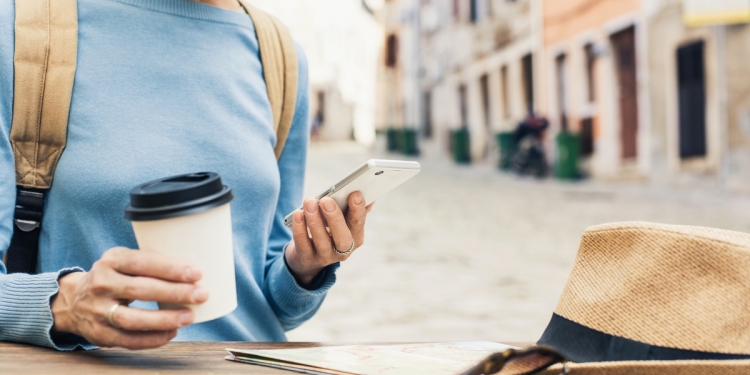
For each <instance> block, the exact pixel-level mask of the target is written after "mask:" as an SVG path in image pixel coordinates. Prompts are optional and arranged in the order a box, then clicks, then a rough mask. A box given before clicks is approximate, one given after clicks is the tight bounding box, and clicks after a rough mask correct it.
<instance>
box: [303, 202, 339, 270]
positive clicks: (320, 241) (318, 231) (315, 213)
mask: <svg viewBox="0 0 750 375" xmlns="http://www.w3.org/2000/svg"><path fill="white" fill-rule="evenodd" d="M303 207H304V208H305V222H306V223H307V228H308V229H309V230H310V235H312V242H313V244H314V245H315V253H316V255H320V256H329V255H330V254H331V252H333V249H332V246H331V237H330V236H329V235H328V231H327V230H326V226H325V223H323V216H321V215H320V209H319V207H318V201H316V200H315V199H313V198H308V199H305V202H304V204H303Z"/></svg>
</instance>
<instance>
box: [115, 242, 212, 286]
mask: <svg viewBox="0 0 750 375" xmlns="http://www.w3.org/2000/svg"><path fill="white" fill-rule="evenodd" d="M102 261H103V262H105V263H106V264H108V265H110V266H111V267H112V268H114V269H115V270H117V271H118V272H120V273H124V274H126V275H134V276H148V277H154V278H158V279H162V280H169V281H181V282H188V283H194V282H196V281H198V280H200V279H201V276H202V275H201V271H200V269H199V268H198V267H197V266H196V265H194V264H192V263H191V262H188V261H185V260H181V259H177V258H172V257H168V256H166V255H161V254H157V253H152V252H149V251H133V250H130V249H126V248H124V247H118V248H114V249H111V250H109V251H107V252H106V253H104V255H103V256H102Z"/></svg>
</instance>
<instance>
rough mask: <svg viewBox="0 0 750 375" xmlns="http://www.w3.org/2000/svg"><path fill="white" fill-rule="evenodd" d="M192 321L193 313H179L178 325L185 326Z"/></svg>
mask: <svg viewBox="0 0 750 375" xmlns="http://www.w3.org/2000/svg"><path fill="white" fill-rule="evenodd" d="M192 322H193V313H192V312H184V313H182V314H180V325H181V326H183V327H185V326H186V325H188V324H190V323H192Z"/></svg>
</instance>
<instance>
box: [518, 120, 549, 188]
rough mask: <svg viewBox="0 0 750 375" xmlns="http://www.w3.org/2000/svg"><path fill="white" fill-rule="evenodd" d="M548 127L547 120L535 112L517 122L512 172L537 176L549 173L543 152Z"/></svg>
mask: <svg viewBox="0 0 750 375" xmlns="http://www.w3.org/2000/svg"><path fill="white" fill-rule="evenodd" d="M548 127H549V121H547V119H546V118H544V117H542V116H537V115H535V114H534V115H530V116H529V117H527V118H526V119H525V120H524V121H522V122H520V123H519V124H518V126H517V127H516V131H515V148H514V149H515V153H514V154H513V158H512V159H511V169H512V170H513V172H515V173H517V174H518V175H521V176H524V175H532V176H536V177H538V178H543V177H546V176H547V175H548V174H549V164H548V163H547V157H546V154H545V152H544V133H545V130H547V128H548Z"/></svg>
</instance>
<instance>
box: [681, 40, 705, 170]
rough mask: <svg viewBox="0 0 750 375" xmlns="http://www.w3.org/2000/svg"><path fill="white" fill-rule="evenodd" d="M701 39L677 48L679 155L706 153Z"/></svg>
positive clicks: (702, 46) (703, 69)
mask: <svg viewBox="0 0 750 375" xmlns="http://www.w3.org/2000/svg"><path fill="white" fill-rule="evenodd" d="M703 51H704V43H703V41H700V42H695V43H690V44H687V45H684V46H682V47H680V48H678V49H677V84H678V92H679V94H678V95H679V98H678V101H679V140H680V158H682V159H686V158H691V157H700V156H706V75H705V67H704V60H703Z"/></svg>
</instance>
